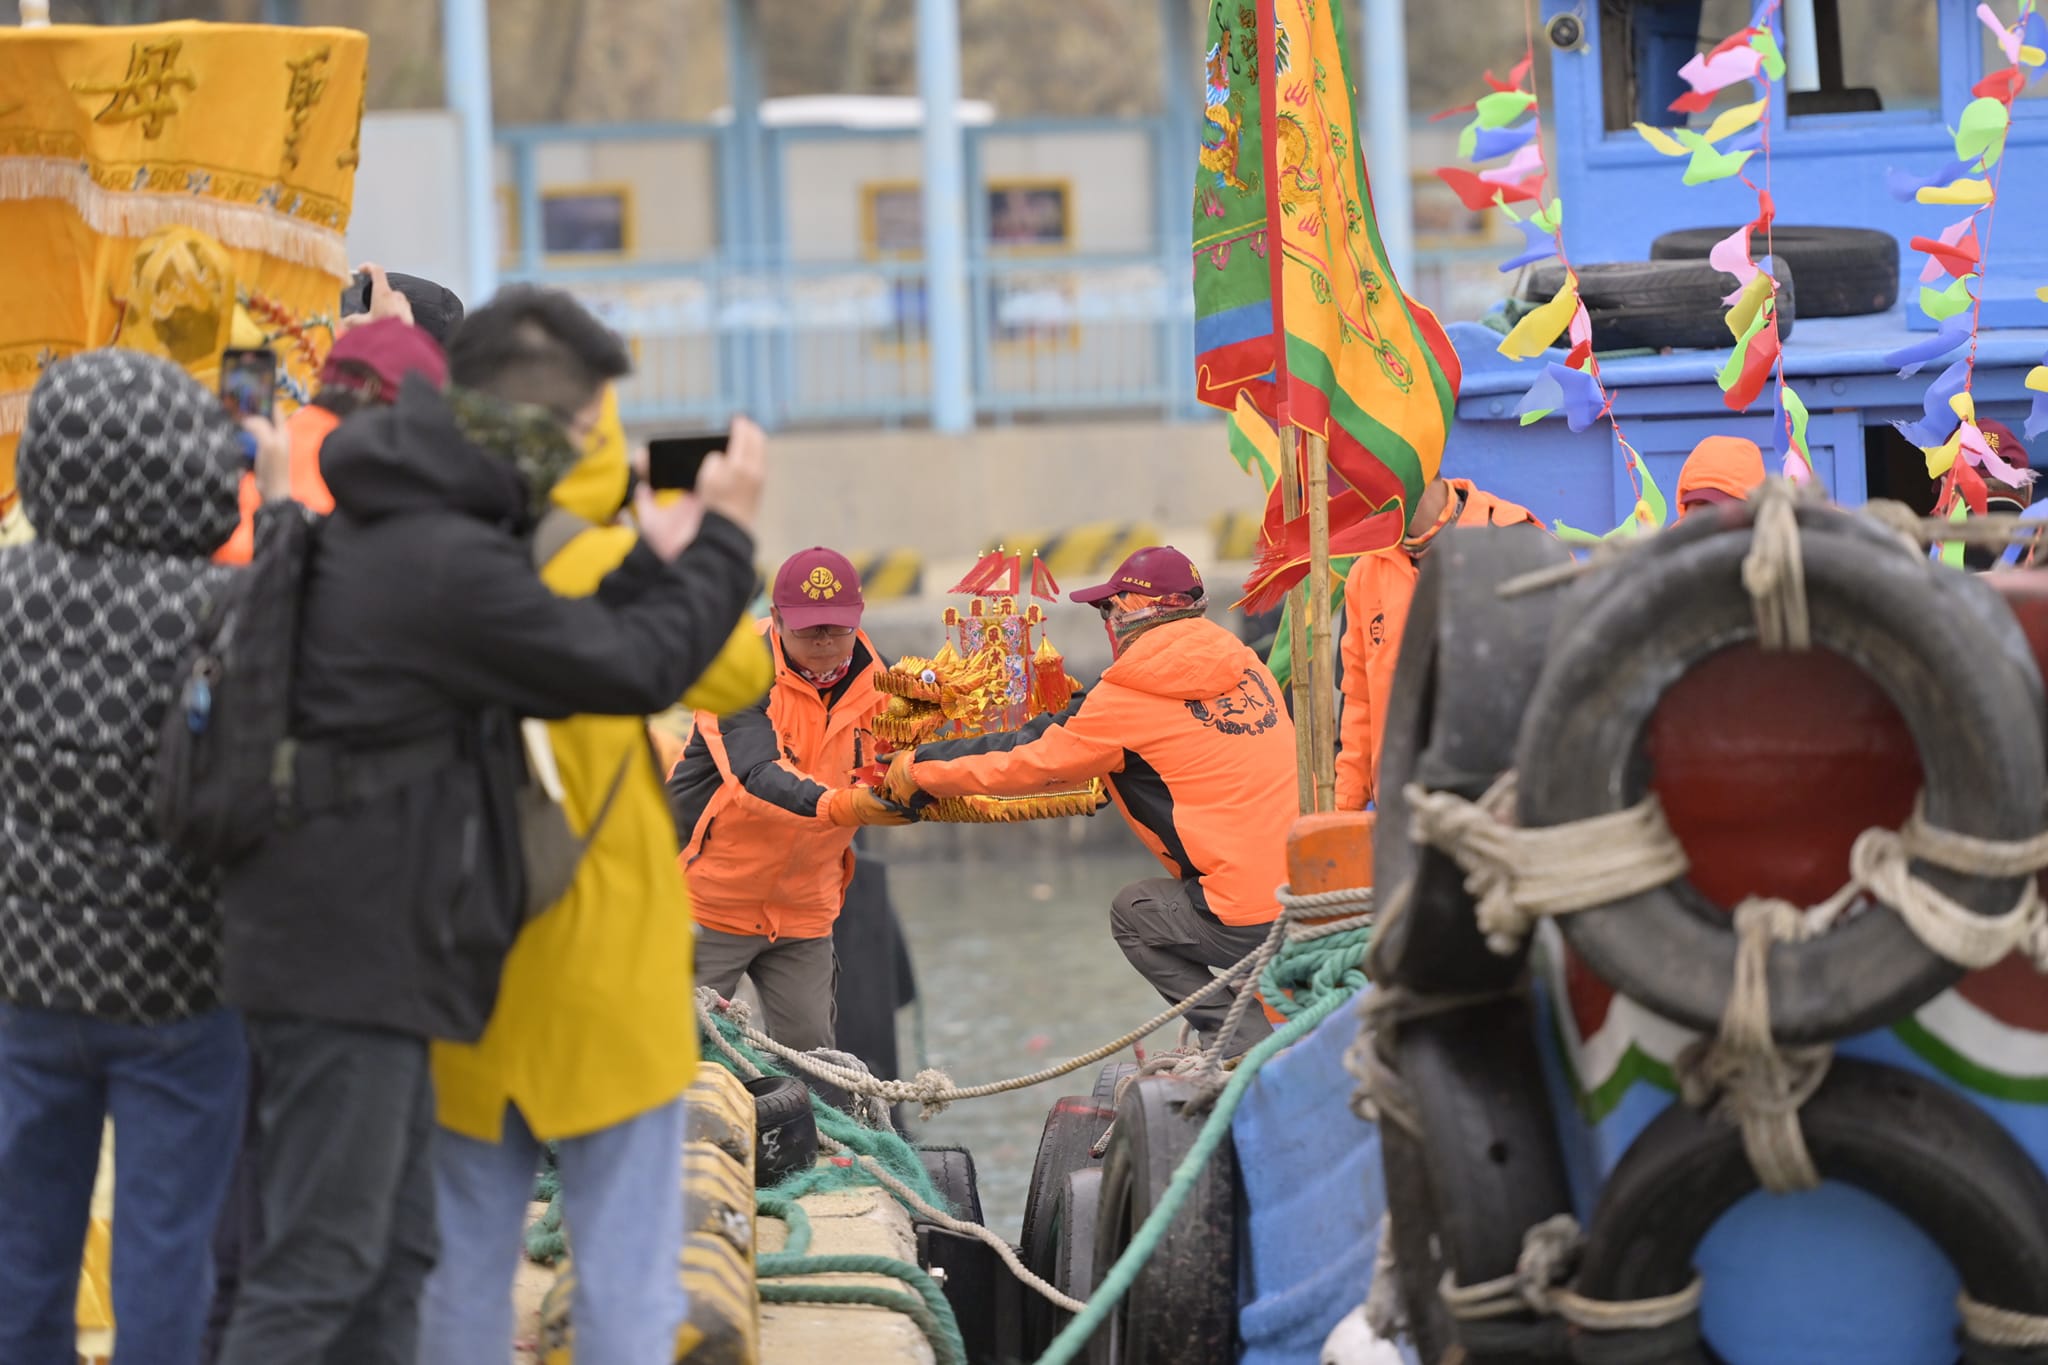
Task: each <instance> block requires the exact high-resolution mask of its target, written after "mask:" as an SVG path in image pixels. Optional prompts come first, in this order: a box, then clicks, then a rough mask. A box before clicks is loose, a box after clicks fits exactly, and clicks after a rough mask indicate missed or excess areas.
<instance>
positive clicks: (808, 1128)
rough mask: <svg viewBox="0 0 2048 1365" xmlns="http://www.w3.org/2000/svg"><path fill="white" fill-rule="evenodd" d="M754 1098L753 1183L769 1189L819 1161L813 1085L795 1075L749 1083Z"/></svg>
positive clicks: (747, 1084)
mask: <svg viewBox="0 0 2048 1365" xmlns="http://www.w3.org/2000/svg"><path fill="white" fill-rule="evenodd" d="M746 1087H747V1093H748V1094H750V1095H752V1096H753V1097H754V1186H755V1188H756V1189H763V1190H765V1189H767V1188H769V1187H770V1186H772V1185H777V1184H780V1183H781V1182H782V1181H784V1180H786V1179H788V1178H789V1177H790V1176H792V1175H794V1174H796V1173H797V1172H798V1171H807V1170H809V1169H810V1168H811V1167H812V1166H813V1165H815V1164H816V1163H817V1160H818V1119H817V1116H816V1115H815V1114H813V1113H812V1112H811V1091H810V1087H809V1086H807V1085H805V1084H804V1083H803V1082H802V1081H800V1080H797V1079H796V1078H795V1077H793V1076H762V1077H760V1078H759V1079H757V1080H751V1081H748V1082H746Z"/></svg>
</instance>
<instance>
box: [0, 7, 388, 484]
mask: <svg viewBox="0 0 2048 1365" xmlns="http://www.w3.org/2000/svg"><path fill="white" fill-rule="evenodd" d="M368 57H369V40H368V39H367V38H365V37H364V36H363V35H362V34H360V33H357V32H355V31H353V30H350V29H330V28H279V27H269V26H264V25H256V24H202V23H190V22H186V23H173V24H153V25H148V26H144V27H136V28H102V27H94V26H85V25H58V26H54V27H47V28H36V29H12V28H11V29H6V30H0V242H5V243H6V244H7V269H6V270H5V271H0V513H4V512H5V511H6V510H7V508H8V506H9V505H10V504H11V503H12V501H13V497H14V447H15V445H16V442H17V440H18V438H19V435H20V431H21V424H22V419H23V417H24V416H25V415H26V412H27V406H28V392H29V390H30V389H31V388H33V387H34V385H35V380H36V376H37V375H38V374H39V373H41V371H42V367H43V366H44V365H46V364H48V363H49V362H50V361H51V360H54V359H58V358H61V357H63V356H67V355H70V354H72V353H73V352H76V351H81V350H88V349H91V348H93V347H95V346H105V345H109V344H113V343H116V342H118V343H120V344H122V345H129V346H134V347H136V348H138V349H142V350H149V351H154V352H155V353H157V354H160V355H168V356H170V357H171V358H173V359H176V360H178V361H180V362H181V363H183V364H185V365H187V367H188V368H190V369H192V370H193V371H194V373H195V374H198V375H201V376H203V377H206V378H211V376H212V372H213V371H214V369H215V368H216V366H217V363H218V359H219V353H220V348H221V346H222V345H224V344H226V341H227V338H228V336H229V334H230V330H231V329H232V328H234V327H235V323H236V318H237V314H238V312H239V315H240V320H241V324H242V325H241V328H240V330H238V331H236V332H235V340H236V341H237V342H238V343H239V342H244V341H256V342H258V343H259V344H267V345H270V346H272V347H274V348H276V350H277V351H278V354H279V359H280V361H281V362H282V364H283V367H284V371H285V374H286V379H285V380H284V384H285V388H286V391H287V394H288V395H289V394H297V395H299V396H301V397H303V395H304V392H305V390H306V388H307V387H308V386H309V385H310V383H311V380H312V377H313V373H314V371H315V370H316V369H317V368H318V366H319V360H320V357H321V356H322V355H323V354H324V353H325V350H326V346H327V344H328V342H329V341H330V340H331V337H332V327H333V313H334V311H335V309H336V307H337V304H338V301H339V297H340V292H341V288H342V285H343V283H344V282H345V281H346V279H347V276H348V271H349V262H348V255H347V251H346V249H345V246H344V243H343V234H344V232H345V231H346V229H347V227H348V216H349V205H350V202H351V200H352V198H353V195H354V193H355V173H356V163H357V160H358V152H359V148H360V136H361V127H362V113H363V80H364V71H365V66H366V63H367V61H368ZM145 243H147V245H148V248H149V249H148V250H147V251H144V250H143V248H144V246H145ZM252 324H253V326H252Z"/></svg>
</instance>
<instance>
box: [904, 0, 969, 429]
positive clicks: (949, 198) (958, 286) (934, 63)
mask: <svg viewBox="0 0 2048 1365" xmlns="http://www.w3.org/2000/svg"><path fill="white" fill-rule="evenodd" d="M917 90H918V95H919V96H920V97H921V98H922V99H923V101H924V278H925V305H924V306H925V353H926V354H927V355H928V356H929V357H930V358H931V385H932V427H933V429H934V430H937V431H966V430H968V429H970V428H971V427H973V425H974V392H973V388H972V385H971V384H970V382H969V372H968V356H969V353H970V348H969V343H968V335H967V226H966V216H965V214H964V213H963V212H962V209H963V207H964V206H965V204H966V201H967V193H968V187H967V177H966V175H965V174H964V171H963V168H962V156H961V149H960V13H959V0H917Z"/></svg>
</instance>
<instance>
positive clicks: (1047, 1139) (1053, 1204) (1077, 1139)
mask: <svg viewBox="0 0 2048 1365" xmlns="http://www.w3.org/2000/svg"><path fill="white" fill-rule="evenodd" d="M1107 1070H1108V1068H1104V1071H1105V1072H1107ZM1115 1116H1116V1111H1115V1110H1113V1109H1111V1108H1110V1107H1109V1104H1108V1102H1107V1101H1106V1100H1105V1101H1103V1102H1100V1103H1098V1102H1097V1101H1095V1100H1094V1099H1091V1098H1090V1097H1088V1096H1086V1095H1067V1096H1064V1097H1063V1098H1061V1099H1057V1100H1054V1101H1053V1106H1052V1108H1051V1109H1050V1110H1049V1111H1047V1113H1046V1116H1045V1129H1044V1131H1043V1132H1041V1133H1040V1134H1039V1137H1038V1155H1037V1156H1036V1157H1034V1158H1033V1159H1032V1162H1031V1181H1030V1184H1029V1185H1028V1186H1027V1187H1026V1189H1027V1191H1028V1192H1027V1193H1026V1195H1025V1197H1024V1228H1023V1235H1022V1236H1021V1237H1020V1238H1019V1239H1018V1246H1019V1250H1020V1251H1021V1252H1022V1254H1023V1258H1024V1264H1025V1266H1026V1267H1027V1268H1028V1269H1029V1270H1030V1271H1031V1273H1032V1274H1034V1275H1037V1276H1038V1277H1040V1278H1041V1279H1044V1280H1048V1281H1050V1280H1052V1279H1053V1276H1054V1274H1055V1272H1056V1271H1057V1269H1058V1266H1059V1256H1060V1242H1059V1232H1058V1224H1057V1222H1056V1219H1057V1217H1058V1209H1059V1201H1060V1195H1061V1192H1062V1191H1063V1190H1064V1189H1065V1188H1066V1183H1067V1177H1068V1176H1070V1175H1072V1174H1074V1173H1075V1172H1076V1171H1082V1170H1093V1169H1094V1168H1096V1167H1098V1166H1100V1165H1101V1164H1102V1162H1101V1159H1100V1158H1098V1157H1097V1156H1095V1155H1094V1153H1093V1150H1092V1149H1093V1148H1094V1146H1095V1144H1096V1142H1097V1141H1098V1140H1100V1139H1101V1137H1102V1135H1103V1134H1104V1133H1105V1132H1107V1131H1108V1130H1109V1121H1110V1120H1111V1119H1112V1118H1114V1117H1115ZM1092 1225H1093V1224H1092V1223H1091V1226H1092ZM1065 1316H1066V1315H1065V1314H1063V1313H1061V1312H1060V1311H1059V1310H1058V1309H1057V1308H1054V1307H1053V1306H1052V1305H1051V1304H1049V1303H1047V1302H1046V1301H1045V1299H1044V1298H1043V1297H1041V1296H1040V1295H1037V1294H1031V1295H1028V1296H1026V1298H1025V1300H1024V1352H1025V1354H1026V1355H1027V1356H1030V1357H1034V1358H1035V1357H1037V1356H1039V1355H1041V1354H1043V1353H1044V1351H1045V1348H1046V1347H1047V1346H1048V1345H1050V1344H1051V1342H1052V1339H1053V1337H1054V1336H1055V1335H1056V1334H1057V1333H1058V1332H1059V1329H1060V1325H1061V1323H1062V1322H1063V1321H1064V1320H1065Z"/></svg>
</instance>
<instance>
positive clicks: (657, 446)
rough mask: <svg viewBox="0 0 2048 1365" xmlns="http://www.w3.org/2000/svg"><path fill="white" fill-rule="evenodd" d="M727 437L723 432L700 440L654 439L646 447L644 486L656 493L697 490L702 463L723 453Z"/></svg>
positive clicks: (696, 437)
mask: <svg viewBox="0 0 2048 1365" xmlns="http://www.w3.org/2000/svg"><path fill="white" fill-rule="evenodd" d="M726 440H727V436H726V433H724V432H722V431H718V432H712V433H710V434H708V435H700V436H657V437H655V438H654V439H653V440H651V441H649V442H648V443H647V486H648V487H649V488H652V489H655V490H656V491H665V490H668V489H680V490H682V491H683V492H686V493H687V492H689V491H690V490H691V489H693V488H695V487H696V486H697V474H698V472H699V471H700V470H702V469H703V468H704V461H706V460H707V459H709V458H711V456H712V455H714V454H716V453H717V452H719V451H721V450H724V449H725V446H726Z"/></svg>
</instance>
